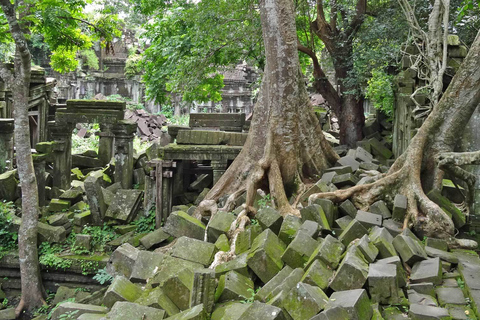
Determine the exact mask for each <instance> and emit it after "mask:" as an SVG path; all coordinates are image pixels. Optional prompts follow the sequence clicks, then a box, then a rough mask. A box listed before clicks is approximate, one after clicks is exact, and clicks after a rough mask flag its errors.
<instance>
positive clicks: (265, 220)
mask: <svg viewBox="0 0 480 320" xmlns="http://www.w3.org/2000/svg"><path fill="white" fill-rule="evenodd" d="M255 218H256V219H257V220H258V223H259V224H260V226H261V227H262V229H263V230H265V229H270V230H272V231H273V232H274V233H275V234H278V233H279V232H280V228H281V226H282V222H283V217H282V216H281V215H280V214H279V213H278V212H277V210H275V209H273V208H270V207H265V208H262V209H260V210H258V212H257V214H256V215H255Z"/></svg>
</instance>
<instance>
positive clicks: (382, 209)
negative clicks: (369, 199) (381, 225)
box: [368, 200, 392, 219]
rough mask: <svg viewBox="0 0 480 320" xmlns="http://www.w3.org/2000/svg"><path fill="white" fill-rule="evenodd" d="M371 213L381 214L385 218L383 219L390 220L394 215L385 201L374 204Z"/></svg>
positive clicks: (370, 209)
mask: <svg viewBox="0 0 480 320" xmlns="http://www.w3.org/2000/svg"><path fill="white" fill-rule="evenodd" d="M368 211H369V212H371V213H375V214H379V215H381V216H382V217H383V219H389V218H391V217H392V213H391V212H390V210H389V209H388V207H387V205H386V204H385V202H384V201H382V200H379V201H377V202H374V203H373V204H372V205H371V206H370V208H369V209H368Z"/></svg>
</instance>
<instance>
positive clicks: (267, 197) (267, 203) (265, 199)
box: [257, 194, 272, 208]
mask: <svg viewBox="0 0 480 320" xmlns="http://www.w3.org/2000/svg"><path fill="white" fill-rule="evenodd" d="M257 203H258V206H259V207H260V208H265V207H268V206H270V205H271V204H272V199H271V198H270V194H266V195H264V196H263V197H262V199H260V200H258V201H257Z"/></svg>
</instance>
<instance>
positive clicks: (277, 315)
mask: <svg viewBox="0 0 480 320" xmlns="http://www.w3.org/2000/svg"><path fill="white" fill-rule="evenodd" d="M258 319H262V320H281V319H284V318H283V313H282V309H280V308H278V307H275V306H271V305H268V304H264V303H261V302H258V301H255V302H254V303H252V304H251V305H250V306H249V308H248V309H247V310H246V311H245V312H244V313H243V314H242V320H258Z"/></svg>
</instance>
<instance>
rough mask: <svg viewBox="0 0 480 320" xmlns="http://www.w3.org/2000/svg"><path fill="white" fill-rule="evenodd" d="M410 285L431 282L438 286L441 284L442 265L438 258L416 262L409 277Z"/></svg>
mask: <svg viewBox="0 0 480 320" xmlns="http://www.w3.org/2000/svg"><path fill="white" fill-rule="evenodd" d="M410 281H411V282H412V283H419V282H432V283H433V284H436V285H440V284H441V283H442V264H441V263H440V259H439V258H432V259H427V260H423V261H420V262H417V263H415V264H414V265H413V268H412V274H411V275H410Z"/></svg>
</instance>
